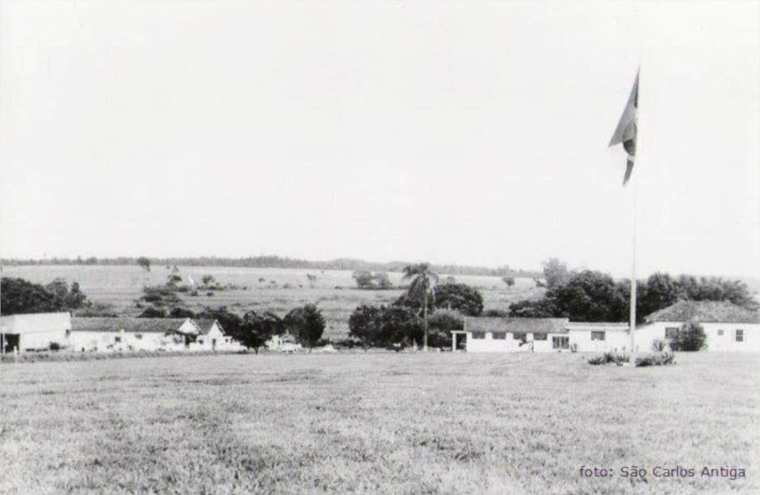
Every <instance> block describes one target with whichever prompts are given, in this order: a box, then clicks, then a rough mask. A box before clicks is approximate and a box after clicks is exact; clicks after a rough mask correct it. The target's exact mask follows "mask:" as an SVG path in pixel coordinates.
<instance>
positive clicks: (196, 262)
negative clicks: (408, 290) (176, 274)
mask: <svg viewBox="0 0 760 495" xmlns="http://www.w3.org/2000/svg"><path fill="white" fill-rule="evenodd" d="M145 261H147V262H148V266H150V265H153V266H174V265H179V266H225V267H241V268H294V269H308V270H346V271H356V270H362V271H370V272H401V271H402V270H403V269H404V267H406V266H408V265H410V263H409V262H406V261H390V262H372V261H364V260H358V259H353V258H337V259H334V260H328V261H309V260H303V259H297V258H288V257H283V256H275V255H263V256H248V257H242V258H227V257H217V256H200V257H183V258H148V257H146V256H139V257H137V256H135V257H131V256H119V257H115V258H97V257H94V256H91V257H82V256H78V257H76V258H45V259H2V260H0V264H2V265H6V266H20V265H136V264H139V263H138V262H141V263H144V262H145ZM141 266H144V265H141ZM431 269H432V270H433V271H434V272H436V273H448V274H452V275H481V276H494V277H503V276H513V277H529V278H531V277H535V276H537V275H538V272H536V271H531V270H522V269H512V268H510V267H509V266H507V265H505V266H501V267H496V268H489V267H483V266H467V265H456V264H439V265H431Z"/></svg>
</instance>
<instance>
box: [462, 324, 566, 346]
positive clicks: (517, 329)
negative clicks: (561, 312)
mask: <svg viewBox="0 0 760 495" xmlns="http://www.w3.org/2000/svg"><path fill="white" fill-rule="evenodd" d="M568 322H569V320H568V319H567V318H493V317H487V318H486V317H481V318H465V319H464V329H463V330H455V331H453V332H451V333H452V349H454V350H456V348H457V340H458V337H459V338H461V337H460V336H464V338H465V342H466V344H465V345H466V349H467V352H524V351H528V352H530V351H534V352H546V351H553V350H563V349H567V350H569V349H570V335H569V332H568V330H567V325H568Z"/></svg>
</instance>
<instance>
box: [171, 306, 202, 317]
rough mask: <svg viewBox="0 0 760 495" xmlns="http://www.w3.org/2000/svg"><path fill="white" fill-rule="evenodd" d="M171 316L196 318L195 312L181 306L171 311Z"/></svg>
mask: <svg viewBox="0 0 760 495" xmlns="http://www.w3.org/2000/svg"><path fill="white" fill-rule="evenodd" d="M168 316H169V318H195V317H196V316H195V312H193V311H192V310H190V309H187V308H182V307H180V306H177V307H174V308H172V309H171V311H169V315H168Z"/></svg>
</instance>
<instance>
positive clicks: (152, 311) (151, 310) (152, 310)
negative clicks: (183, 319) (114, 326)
mask: <svg viewBox="0 0 760 495" xmlns="http://www.w3.org/2000/svg"><path fill="white" fill-rule="evenodd" d="M137 317H138V318H166V310H165V309H164V308H159V307H156V306H148V307H147V308H145V310H144V311H143V312H142V313H140V314H139V315H138V316H137Z"/></svg>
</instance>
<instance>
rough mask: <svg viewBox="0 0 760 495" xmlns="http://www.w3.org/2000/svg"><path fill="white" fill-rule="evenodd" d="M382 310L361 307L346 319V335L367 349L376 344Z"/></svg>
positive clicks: (380, 328) (380, 325)
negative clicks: (347, 329)
mask: <svg viewBox="0 0 760 495" xmlns="http://www.w3.org/2000/svg"><path fill="white" fill-rule="evenodd" d="M383 311H384V308H378V307H376V306H367V305H361V306H359V307H357V308H356V309H355V310H354V312H353V313H351V316H350V317H349V318H348V328H349V332H348V335H349V336H350V337H355V338H357V339H359V341H360V342H361V343H362V346H363V347H364V348H365V349H367V348H368V347H372V346H373V345H375V344H377V343H378V341H379V338H380V332H381V330H382V318H381V316H382V312H383Z"/></svg>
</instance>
